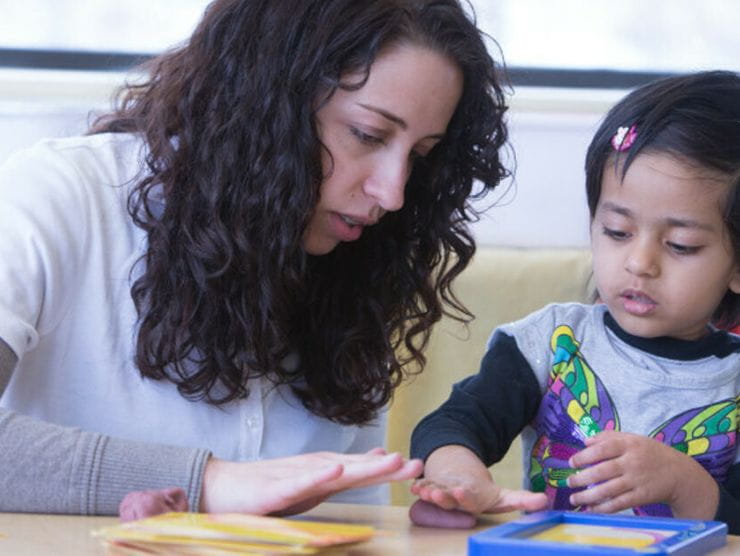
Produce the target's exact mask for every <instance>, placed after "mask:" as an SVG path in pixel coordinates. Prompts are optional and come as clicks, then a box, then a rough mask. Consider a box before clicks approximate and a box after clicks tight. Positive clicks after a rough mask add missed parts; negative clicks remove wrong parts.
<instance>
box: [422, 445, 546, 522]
mask: <svg viewBox="0 0 740 556" xmlns="http://www.w3.org/2000/svg"><path fill="white" fill-rule="evenodd" d="M411 492H412V493H413V494H415V495H417V496H418V497H419V498H420V500H419V501H417V502H416V503H415V504H414V505H413V506H412V508H411V511H410V512H409V515H410V517H411V520H412V521H413V522H414V523H416V524H417V525H424V526H427V527H455V528H469V527H473V526H474V525H475V522H476V519H475V516H476V515H478V514H481V513H502V512H510V511H514V510H525V511H536V510H541V509H544V508H545V507H546V505H547V497H546V496H545V495H544V494H541V493H533V492H528V491H524V490H510V489H507V488H502V487H500V486H499V485H497V484H496V483H494V482H493V479H492V478H491V474H490V473H489V472H488V469H487V468H486V467H485V466H484V465H483V463H482V462H481V461H480V460H479V459H478V457H477V456H476V455H475V454H474V453H473V452H471V451H470V450H468V449H467V448H464V447H462V446H443V447H442V448H439V449H437V450H435V451H434V452H433V453H432V454H431V455H430V456H429V458H427V461H426V464H425V467H424V478H422V479H418V480H416V481H415V482H414V483H413V484H412V485H411Z"/></svg>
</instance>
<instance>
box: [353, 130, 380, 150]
mask: <svg viewBox="0 0 740 556" xmlns="http://www.w3.org/2000/svg"><path fill="white" fill-rule="evenodd" d="M349 130H350V132H351V133H352V135H354V136H355V137H357V139H359V140H360V142H361V143H365V144H366V145H379V144H383V139H382V138H380V137H376V136H375V135H370V134H369V133H365V132H364V131H362V130H361V129H358V128H356V127H354V126H351V127H350V128H349Z"/></svg>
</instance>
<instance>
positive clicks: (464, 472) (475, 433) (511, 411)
mask: <svg viewBox="0 0 740 556" xmlns="http://www.w3.org/2000/svg"><path fill="white" fill-rule="evenodd" d="M540 398H541V392H540V387H539V384H538V382H537V379H536V378H535V375H534V372H533V371H532V368H531V367H530V366H529V364H528V363H527V361H526V359H525V358H524V356H523V355H522V354H521V352H520V351H519V349H518V347H517V344H516V341H515V340H514V338H512V337H511V336H509V335H507V334H505V333H502V332H501V331H499V332H497V333H496V334H495V335H494V336H493V338H492V340H491V342H490V344H489V349H488V351H487V353H486V355H485V356H484V358H483V361H482V362H481V367H480V370H479V372H478V374H476V375H474V376H471V377H469V378H467V379H465V380H463V381H462V382H460V383H458V384H456V385H455V386H454V388H453V391H452V394H451V395H450V398H449V399H448V400H447V401H446V402H445V403H443V404H442V406H441V407H439V408H438V409H437V410H436V411H434V412H432V413H431V414H429V415H427V416H426V417H425V418H424V419H422V421H421V422H420V423H419V424H418V425H417V426H416V428H415V429H414V432H413V434H412V436H411V454H412V457H415V458H420V459H423V460H424V461H425V472H424V473H425V475H424V478H423V479H420V480H418V481H417V482H416V483H414V485H413V487H412V492H413V493H414V494H416V495H417V496H419V497H420V498H421V500H422V502H421V503H418V502H417V504H415V505H414V508H413V509H412V512H411V519H412V520H414V522H415V523H418V524H420V525H429V526H440V527H445V526H447V527H450V526H457V527H461V526H467V527H471V526H472V525H473V524H474V523H475V519H471V517H470V514H478V513H482V512H501V511H510V510H511V509H533V508H534V507H535V506H536V508H535V509H539V508H540V507H542V506H543V505H544V500H545V496H544V495H532V493H525V494H527V495H530V496H534V498H533V500H534V502H532V500H530V499H529V498H528V497H526V496H525V499H526V500H522V499H520V498H517V496H515V495H514V493H520V492H522V491H508V490H506V489H501V488H500V487H498V486H497V485H495V484H494V483H493V480H492V478H491V475H490V473H489V472H488V466H490V465H492V464H493V463H495V462H497V461H499V460H500V459H501V458H502V457H503V456H504V454H505V453H506V451H507V450H508V448H509V446H510V445H511V442H512V441H513V440H514V438H515V437H516V436H517V435H518V434H519V433H520V432H521V430H522V429H523V428H524V427H525V426H526V424H527V423H529V422H530V421H531V420H532V418H533V417H534V415H535V414H536V412H537V407H538V406H539V402H540ZM512 500H513V502H512ZM424 502H428V503H429V504H433V505H434V507H432V506H430V505H429V504H425V503H424ZM435 507H436V508H440V510H438V511H435V510H434V508H435ZM419 508H421V511H419ZM461 511H464V512H468V514H467V516H466V517H467V519H448V518H450V515H451V514H453V513H454V512H458V515H457V517H461V516H460V515H459V512H461ZM451 522H454V523H452V524H451ZM461 523H462V524H461Z"/></svg>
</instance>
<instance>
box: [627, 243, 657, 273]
mask: <svg viewBox="0 0 740 556" xmlns="http://www.w3.org/2000/svg"><path fill="white" fill-rule="evenodd" d="M625 268H626V269H627V271H628V272H629V273H631V274H634V275H636V276H649V277H656V276H657V275H658V274H659V273H660V264H659V262H658V251H657V250H656V248H655V247H654V246H652V245H648V242H642V241H636V242H634V243H633V245H632V247H631V249H630V251H629V253H628V255H627V260H626V261H625Z"/></svg>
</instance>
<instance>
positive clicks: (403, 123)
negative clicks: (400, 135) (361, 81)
mask: <svg viewBox="0 0 740 556" xmlns="http://www.w3.org/2000/svg"><path fill="white" fill-rule="evenodd" d="M357 105H358V106H361V107H362V108H364V109H365V110H370V111H371V112H375V113H376V114H380V115H381V116H383V117H384V118H385V119H387V120H390V121H391V122H393V123H395V124H397V125H398V126H399V127H400V128H401V129H404V130H405V129H408V127H409V125H408V124H407V123H406V120H404V119H403V118H401V117H400V116H396V115H395V114H393V113H392V112H388V110H385V109H384V108H379V107H378V106H373V105H371V104H363V103H361V102H358V103H357ZM443 137H444V133H433V134H431V135H427V136H426V137H425V139H442V138H443Z"/></svg>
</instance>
